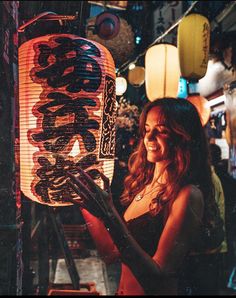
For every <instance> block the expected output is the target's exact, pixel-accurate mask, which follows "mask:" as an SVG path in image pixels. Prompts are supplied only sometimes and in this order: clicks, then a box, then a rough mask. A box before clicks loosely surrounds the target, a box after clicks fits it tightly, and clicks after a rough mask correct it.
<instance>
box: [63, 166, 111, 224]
mask: <svg viewBox="0 0 236 298" xmlns="http://www.w3.org/2000/svg"><path fill="white" fill-rule="evenodd" d="M78 170H79V173H80V176H78V177H75V176H74V175H73V174H71V173H70V172H67V175H68V177H69V179H68V180H67V182H68V183H69V184H70V186H71V187H72V189H73V190H74V191H75V192H76V193H77V194H78V195H79V196H80V199H71V201H72V202H73V203H74V204H79V205H80V207H82V208H85V209H86V210H88V211H89V212H90V213H91V214H93V215H95V216H96V217H99V218H101V219H105V218H106V216H107V215H108V214H109V213H110V211H111V209H112V208H113V207H114V206H113V202H112V195H111V189H110V183H109V179H108V178H107V177H106V176H105V175H104V174H103V173H101V172H100V176H101V178H102V180H103V182H104V189H101V188H100V187H99V186H98V185H97V184H96V183H95V182H94V180H93V179H92V178H91V177H90V176H89V175H88V174H87V173H86V172H84V171H83V170H82V169H81V168H80V167H78Z"/></svg>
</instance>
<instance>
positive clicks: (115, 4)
mask: <svg viewBox="0 0 236 298" xmlns="http://www.w3.org/2000/svg"><path fill="white" fill-rule="evenodd" d="M88 3H91V4H95V5H100V6H104V7H110V8H114V9H119V10H125V9H126V8H127V5H128V1H88Z"/></svg>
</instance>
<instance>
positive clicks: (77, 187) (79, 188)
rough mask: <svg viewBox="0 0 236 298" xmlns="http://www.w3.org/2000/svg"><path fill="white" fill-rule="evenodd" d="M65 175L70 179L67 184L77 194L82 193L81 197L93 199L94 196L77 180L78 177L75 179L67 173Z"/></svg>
mask: <svg viewBox="0 0 236 298" xmlns="http://www.w3.org/2000/svg"><path fill="white" fill-rule="evenodd" d="M67 175H68V176H69V177H70V180H68V182H69V183H70V185H71V187H73V189H74V191H75V192H76V193H77V194H80V193H83V196H85V197H87V196H89V197H91V198H93V196H94V194H93V193H92V192H91V191H90V190H89V189H88V188H87V187H86V186H85V185H84V184H83V183H82V182H81V181H80V180H79V178H78V177H75V176H74V175H72V174H71V173H70V172H68V171H67Z"/></svg>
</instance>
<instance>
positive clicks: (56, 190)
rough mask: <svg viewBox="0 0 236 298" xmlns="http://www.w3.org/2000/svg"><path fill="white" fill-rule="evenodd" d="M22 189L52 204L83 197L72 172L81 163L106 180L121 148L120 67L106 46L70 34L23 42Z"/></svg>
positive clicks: (27, 193) (32, 196)
mask: <svg viewBox="0 0 236 298" xmlns="http://www.w3.org/2000/svg"><path fill="white" fill-rule="evenodd" d="M19 97H20V167H21V168H20V169H21V190H22V191H23V193H24V195H25V196H27V197H28V198H29V199H31V200H33V201H36V202H38V203H42V204H46V205H51V206H54V207H56V206H66V205H70V204H71V203H69V201H68V199H71V198H75V199H76V198H78V195H77V194H75V192H74V191H73V190H72V188H71V187H70V186H69V184H68V182H67V178H68V176H67V175H66V172H67V171H70V172H71V173H74V174H77V173H79V172H78V170H77V167H78V166H80V167H81V168H82V169H84V170H85V171H86V172H87V173H88V174H90V175H91V176H92V177H93V179H96V182H97V183H98V184H99V185H100V186H102V180H101V179H100V175H99V172H103V173H104V174H105V175H106V176H108V177H109V179H110V180H111V179H112V176H113V168H114V153H115V118H116V117H115V116H116V109H117V106H116V98H115V66H114V62H113V59H112V57H111V54H110V53H109V51H108V50H107V49H106V48H105V47H104V46H102V45H100V44H98V43H96V42H93V41H89V40H87V39H84V38H80V37H78V36H75V35H71V34H52V35H47V36H41V37H37V38H35V39H32V40H29V41H27V42H25V43H24V44H22V45H21V46H20V48H19Z"/></svg>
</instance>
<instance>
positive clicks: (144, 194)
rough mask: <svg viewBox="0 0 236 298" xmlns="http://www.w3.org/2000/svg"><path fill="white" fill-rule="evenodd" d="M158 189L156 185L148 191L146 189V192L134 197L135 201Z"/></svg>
mask: <svg viewBox="0 0 236 298" xmlns="http://www.w3.org/2000/svg"><path fill="white" fill-rule="evenodd" d="M157 189H158V187H156V188H154V189H151V190H150V191H148V192H147V193H143V194H138V195H136V196H135V197H134V200H135V201H140V200H142V199H143V198H144V197H146V196H147V195H150V194H152V193H154V192H155V191H156V190H157Z"/></svg>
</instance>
